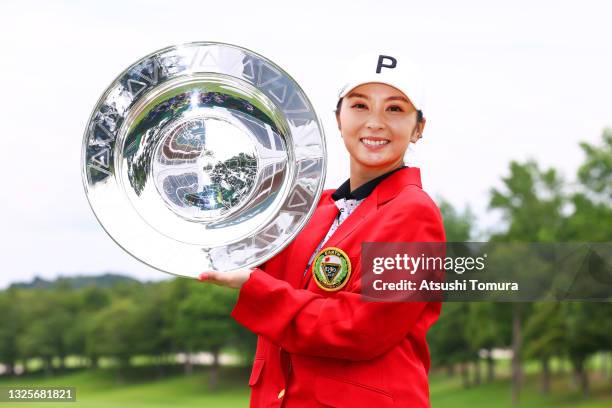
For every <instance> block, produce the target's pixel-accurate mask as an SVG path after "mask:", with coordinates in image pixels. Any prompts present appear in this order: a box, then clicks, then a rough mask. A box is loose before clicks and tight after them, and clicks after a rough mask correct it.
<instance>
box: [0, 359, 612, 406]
mask: <svg viewBox="0 0 612 408" xmlns="http://www.w3.org/2000/svg"><path fill="white" fill-rule="evenodd" d="M179 369H180V367H175V368H174V369H166V374H165V376H163V377H158V374H157V372H156V370H155V369H154V367H146V366H137V367H134V368H132V369H130V370H129V371H128V372H126V373H125V374H124V380H123V381H122V382H118V381H117V372H116V369H115V368H104V369H98V370H95V371H92V370H83V371H75V372H71V373H67V374H62V375H59V376H56V377H45V376H44V375H42V374H40V375H29V376H27V377H25V378H11V379H9V378H3V379H0V387H6V386H15V385H18V386H39V387H51V386H66V387H68V386H70V387H76V389H77V400H78V401H77V402H76V403H53V404H52V406H53V407H64V406H65V407H73V408H74V407H87V408H97V407H100V408H101V407H104V408H112V407H121V408H123V407H126V406H129V407H130V408H140V407H143V408H144V407H151V408H156V407H194V406H197V407H204V408H205V407H213V408H224V407H232V408H238V407H247V406H248V399H249V388H248V386H247V379H248V375H249V369H247V368H241V367H223V368H222V371H221V383H220V385H219V387H218V389H216V390H214V391H213V390H211V389H209V386H208V371H206V370H199V371H196V372H195V373H194V374H193V375H191V376H185V375H184V374H182V373H181V372H180V371H179ZM170 371H172V372H170ZM529 371H530V370H529ZM500 376H502V378H501V379H498V380H496V381H494V382H492V383H490V384H482V385H480V386H475V387H471V388H468V389H464V388H463V387H462V386H461V379H460V377H459V375H458V374H457V375H455V376H454V377H451V378H449V377H447V376H446V374H443V373H435V374H432V375H431V378H430V388H431V402H432V407H433V408H447V407H448V408H450V407H452V408H461V407H469V408H480V407H483V408H484V407H487V408H491V407H492V408H497V407H500V408H504V407H508V408H510V407H512V403H511V394H510V383H509V380H508V378H507V373H506V372H505V370H500ZM592 378H593V380H592V392H591V398H589V399H587V400H585V399H583V398H582V396H581V395H580V392H579V391H578V390H576V389H573V388H572V387H570V386H569V384H570V380H569V378H568V377H567V376H556V377H555V378H554V379H553V382H552V391H551V394H550V395H548V396H544V395H542V394H540V392H539V391H538V387H539V377H538V376H537V374H528V375H527V377H526V385H525V389H524V390H523V392H522V394H521V403H520V405H519V406H520V407H525V408H532V407H533V408H535V407H537V408H546V407H554V408H565V407H578V408H597V407H610V406H612V380H608V382H607V383H606V382H604V381H603V379H601V378H600V377H599V376H598V375H597V373H594V374H593V375H592ZM6 406H7V407H8V405H6ZM16 406H18V407H22V408H27V407H40V406H41V405H40V403H20V404H18V405H16ZM0 408H1V407H0Z"/></svg>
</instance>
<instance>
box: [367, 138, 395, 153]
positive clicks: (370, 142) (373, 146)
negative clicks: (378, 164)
mask: <svg viewBox="0 0 612 408" xmlns="http://www.w3.org/2000/svg"><path fill="white" fill-rule="evenodd" d="M359 141H360V142H361V144H363V145H364V146H365V147H366V148H367V149H369V150H380V149H382V148H383V147H385V146H386V145H388V144H389V143H391V142H390V141H389V140H388V139H383V138H382V137H362V138H361V139H359Z"/></svg>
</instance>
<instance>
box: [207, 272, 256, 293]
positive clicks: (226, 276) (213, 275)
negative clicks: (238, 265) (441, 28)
mask: <svg viewBox="0 0 612 408" xmlns="http://www.w3.org/2000/svg"><path fill="white" fill-rule="evenodd" d="M252 272H253V269H246V268H244V269H234V270H233V271H227V272H219V271H214V270H210V271H205V272H202V273H201V274H200V276H199V277H198V280H199V281H200V282H210V283H214V284H215V285H219V286H225V287H228V288H232V289H240V288H241V287H242V285H243V284H244V282H246V281H247V279H249V276H251V273H252Z"/></svg>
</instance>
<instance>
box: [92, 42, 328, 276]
mask: <svg viewBox="0 0 612 408" xmlns="http://www.w3.org/2000/svg"><path fill="white" fill-rule="evenodd" d="M82 159H83V163H82V173H83V182H84V186H85V191H86V195H87V197H88V200H89V203H90V206H91V208H92V210H93V212H94V214H95V215H96V217H97V219H98V221H99V222H100V223H101V225H102V226H103V227H104V229H105V230H106V232H107V233H108V234H109V235H110V236H111V237H112V238H113V239H114V240H115V242H116V243H117V244H119V245H120V246H121V247H123V248H124V249H125V250H126V251H127V252H129V253H130V254H132V255H133V256H135V257H136V258H138V259H140V260H141V261H143V262H145V263H147V264H148V265H150V266H153V267H155V268H157V269H159V270H162V271H165V272H170V273H173V274H177V275H184V276H194V277H195V276H197V273H198V272H199V271H202V270H205V269H207V268H214V269H219V270H229V269H235V268H238V267H248V266H254V265H259V264H261V263H263V262H265V260H267V259H269V258H270V257H272V256H273V255H275V254H276V253H278V252H279V251H280V250H282V249H283V248H284V247H285V246H286V245H287V244H288V243H289V242H290V241H291V240H292V239H293V238H294V237H295V235H297V233H298V232H299V230H301V228H302V227H303V226H304V225H305V223H306V221H307V220H308V218H310V216H311V215H312V212H313V211H314V208H315V207H316V203H317V202H318V199H319V197H320V194H321V191H322V187H323V182H324V180H325V167H326V166H325V161H326V150H325V139H324V134H323V130H322V127H321V125H320V121H319V120H318V118H317V116H316V113H315V112H314V109H313V108H312V105H311V104H310V102H309V101H308V99H307V97H306V95H305V94H304V93H303V91H302V90H301V89H300V87H299V86H298V85H297V83H295V81H294V80H293V79H292V78H291V77H289V76H288V75H287V74H286V73H284V71H282V70H281V69H280V68H279V67H277V66H276V65H274V64H273V63H272V62H271V61H269V60H267V59H265V58H264V57H262V56H260V55H258V54H255V53H253V52H251V51H249V50H246V49H244V48H241V47H237V46H234V45H229V44H222V43H208V42H206V43H204V42H201V43H190V44H185V45H182V46H176V47H169V48H166V49H163V50H160V51H157V52H155V53H153V54H151V55H149V56H146V57H144V58H142V59H141V60H139V61H138V62H136V63H135V64H133V65H132V66H130V67H129V68H128V69H126V70H125V71H124V72H123V73H122V74H121V75H120V76H119V77H118V78H117V79H116V80H115V81H114V82H113V83H112V84H111V85H110V86H109V87H108V89H107V90H106V92H105V93H104V94H103V95H102V97H101V98H100V100H99V101H98V104H97V106H96V107H95V109H94V111H93V113H92V115H91V117H90V120H89V123H88V126H87V129H86V132H85V136H84V140H83V154H82Z"/></svg>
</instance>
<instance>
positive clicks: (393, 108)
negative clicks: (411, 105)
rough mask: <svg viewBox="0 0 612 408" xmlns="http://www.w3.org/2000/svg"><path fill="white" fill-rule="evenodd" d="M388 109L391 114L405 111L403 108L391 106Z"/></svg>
mask: <svg viewBox="0 0 612 408" xmlns="http://www.w3.org/2000/svg"><path fill="white" fill-rule="evenodd" d="M388 109H389V110H390V111H391V112H403V111H404V110H403V109H402V107H401V106H397V105H393V106H389V108H388Z"/></svg>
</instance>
